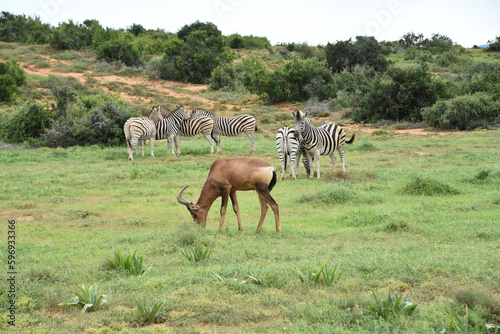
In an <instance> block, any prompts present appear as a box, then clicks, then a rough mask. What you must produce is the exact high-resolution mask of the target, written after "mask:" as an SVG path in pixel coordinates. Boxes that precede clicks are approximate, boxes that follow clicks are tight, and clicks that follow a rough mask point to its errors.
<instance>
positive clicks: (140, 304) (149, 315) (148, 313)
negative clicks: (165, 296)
mask: <svg viewBox="0 0 500 334" xmlns="http://www.w3.org/2000/svg"><path fill="white" fill-rule="evenodd" d="M165 302H166V301H165V300H162V301H157V302H156V303H154V304H153V306H151V304H150V303H149V300H146V299H144V298H143V299H142V300H139V299H136V300H135V303H136V304H137V308H138V309H139V312H141V314H142V317H143V318H144V322H145V323H150V322H151V321H153V320H154V319H155V318H156V316H157V315H158V312H160V309H161V308H162V307H163V305H165Z"/></svg>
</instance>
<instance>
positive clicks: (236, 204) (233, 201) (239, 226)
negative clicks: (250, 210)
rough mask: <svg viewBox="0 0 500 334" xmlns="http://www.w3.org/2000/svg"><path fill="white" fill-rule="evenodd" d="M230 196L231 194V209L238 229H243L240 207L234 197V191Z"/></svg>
mask: <svg viewBox="0 0 500 334" xmlns="http://www.w3.org/2000/svg"><path fill="white" fill-rule="evenodd" d="M230 196H231V202H232V203H233V210H234V213H235V214H236V219H238V231H243V224H242V223H241V218H240V207H239V205H238V198H237V197H236V191H234V192H232V193H231V194H230Z"/></svg>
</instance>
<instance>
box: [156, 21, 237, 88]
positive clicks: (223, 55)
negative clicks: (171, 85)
mask: <svg viewBox="0 0 500 334" xmlns="http://www.w3.org/2000/svg"><path fill="white" fill-rule="evenodd" d="M233 58H234V56H233V55H232V54H231V52H229V50H228V48H226V47H225V46H224V39H223V37H222V35H216V34H213V33H209V32H207V31H206V30H194V31H193V32H192V33H190V34H189V35H188V36H186V37H185V40H184V39H171V40H169V41H167V43H166V45H165V55H164V56H163V58H162V59H161V61H159V63H157V62H155V65H156V66H155V67H156V72H160V74H159V77H160V78H162V79H168V80H177V81H187V82H192V83H198V84H201V83H207V82H208V81H209V79H210V76H211V73H212V71H213V70H214V69H215V68H217V67H218V66H221V65H224V64H226V63H228V62H230V61H231V60H232V59H233ZM150 72H152V71H150Z"/></svg>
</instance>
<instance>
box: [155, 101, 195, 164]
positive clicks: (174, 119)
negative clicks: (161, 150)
mask: <svg viewBox="0 0 500 334" xmlns="http://www.w3.org/2000/svg"><path fill="white" fill-rule="evenodd" d="M159 115H161V106H159V105H158V106H154V107H151V110H150V112H149V117H148V118H149V119H151V120H153V121H155V123H156V124H157V125H156V139H167V145H168V151H172V155H177V156H179V155H180V154H181V150H180V148H179V140H178V137H177V134H178V132H179V128H180V126H181V124H182V121H184V120H185V119H189V118H191V114H190V113H189V111H187V110H186V109H185V108H184V106H178V107H177V108H176V109H175V110H173V111H171V112H170V113H168V114H167V116H165V117H163V119H162V120H159ZM176 138H177V140H176ZM174 143H175V147H176V149H177V154H175V152H174Z"/></svg>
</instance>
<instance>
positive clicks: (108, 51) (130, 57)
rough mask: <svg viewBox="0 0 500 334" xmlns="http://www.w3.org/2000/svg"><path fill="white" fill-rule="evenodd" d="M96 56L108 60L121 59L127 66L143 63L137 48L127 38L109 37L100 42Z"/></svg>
mask: <svg viewBox="0 0 500 334" xmlns="http://www.w3.org/2000/svg"><path fill="white" fill-rule="evenodd" d="M96 58H97V59H98V60H101V59H104V60H106V61H108V62H111V61H121V62H123V63H124V64H125V65H127V66H138V65H141V64H142V63H143V61H142V58H141V52H140V51H139V48H138V47H137V46H136V45H135V44H134V43H133V42H132V40H131V39H130V38H129V39H127V38H119V39H111V40H109V41H106V42H104V43H102V44H101V45H100V46H99V47H98V48H97V50H96Z"/></svg>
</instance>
